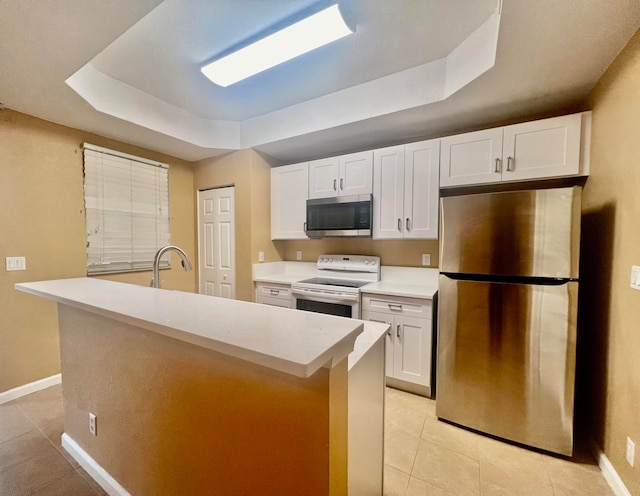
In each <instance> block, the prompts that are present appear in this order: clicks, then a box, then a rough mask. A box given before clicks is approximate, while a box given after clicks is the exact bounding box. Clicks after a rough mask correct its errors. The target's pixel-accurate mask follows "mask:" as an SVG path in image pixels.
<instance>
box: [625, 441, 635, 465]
mask: <svg viewBox="0 0 640 496" xmlns="http://www.w3.org/2000/svg"><path fill="white" fill-rule="evenodd" d="M635 457H636V443H634V442H633V441H632V440H631V438H630V437H627V461H628V462H629V465H631V466H632V467H633V463H634V459H635Z"/></svg>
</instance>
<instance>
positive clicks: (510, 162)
mask: <svg viewBox="0 0 640 496" xmlns="http://www.w3.org/2000/svg"><path fill="white" fill-rule="evenodd" d="M514 162H515V161H514V160H513V157H507V172H513V169H514V167H513V163H514Z"/></svg>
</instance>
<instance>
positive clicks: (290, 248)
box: [274, 238, 439, 267]
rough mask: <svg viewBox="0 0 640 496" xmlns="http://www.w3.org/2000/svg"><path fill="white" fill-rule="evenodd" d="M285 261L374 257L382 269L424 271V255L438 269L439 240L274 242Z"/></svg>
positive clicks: (365, 239)
mask: <svg viewBox="0 0 640 496" xmlns="http://www.w3.org/2000/svg"><path fill="white" fill-rule="evenodd" d="M274 245H275V246H276V248H277V250H278V253H279V255H280V257H281V259H282V260H296V252H297V251H301V252H302V261H303V262H315V261H316V260H318V255H322V254H328V253H338V254H345V255H374V256H378V257H380V262H381V264H382V265H394V266H407V267H422V254H423V253H428V254H430V255H431V265H429V267H438V257H439V253H438V240H391V239H389V240H376V239H371V238H351V239H350V238H327V239H314V240H311V239H309V240H299V241H274Z"/></svg>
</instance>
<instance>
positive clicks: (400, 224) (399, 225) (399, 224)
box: [398, 219, 402, 231]
mask: <svg viewBox="0 0 640 496" xmlns="http://www.w3.org/2000/svg"><path fill="white" fill-rule="evenodd" d="M398 231H402V219H398Z"/></svg>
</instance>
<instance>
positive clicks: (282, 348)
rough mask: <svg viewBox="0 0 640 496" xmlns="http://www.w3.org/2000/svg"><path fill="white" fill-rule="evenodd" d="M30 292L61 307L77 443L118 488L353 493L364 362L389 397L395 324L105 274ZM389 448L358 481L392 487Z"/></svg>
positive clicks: (66, 441) (33, 286) (72, 438)
mask: <svg viewBox="0 0 640 496" xmlns="http://www.w3.org/2000/svg"><path fill="white" fill-rule="evenodd" d="M16 288H17V289H19V290H21V291H25V292H27V293H31V294H34V295H37V296H41V297H45V298H48V299H51V300H54V301H56V302H57V303H58V320H59V331H60V354H61V372H62V384H63V397H64V405H65V416H64V422H65V433H64V435H63V446H65V448H66V449H67V450H68V451H69V452H70V453H71V454H72V455H73V456H74V457H75V458H76V459H77V460H78V462H79V463H81V465H82V466H83V467H85V468H86V469H87V470H88V471H89V473H91V475H92V476H93V477H94V478H96V480H98V481H99V482H100V483H101V484H102V485H103V487H105V488H106V489H107V491H108V492H109V493H110V494H123V495H124V494H132V495H148V494H154V495H165V494H166V495H169V494H189V495H198V494H203V495H204V494H207V495H209V494H222V495H226V494H230V495H231V494H234V495H235V494H247V495H249V494H280V495H287V494H291V495H293V494H296V495H298V494H306V495H343V494H347V491H348V490H349V494H352V491H351V486H350V484H351V480H350V479H352V474H351V468H350V467H348V462H347V460H348V459H349V460H350V462H351V453H350V452H348V449H349V447H348V442H347V439H349V442H352V441H353V440H352V437H351V436H350V435H349V432H348V431H349V426H350V425H357V422H354V421H353V420H354V419H353V418H351V419H350V418H349V416H350V415H351V416H353V415H354V414H355V413H351V412H350V409H349V398H350V397H351V396H352V391H350V387H349V380H350V370H353V371H354V377H356V375H355V374H356V373H361V371H360V372H358V365H359V364H367V365H366V369H367V370H373V371H374V373H373V374H370V373H368V374H366V375H367V377H368V376H369V375H371V377H372V378H371V379H369V380H368V382H366V383H365V386H366V387H368V388H370V389H369V390H370V391H372V393H367V392H366V391H364V392H363V390H361V391H360V392H359V393H358V394H357V395H354V397H357V398H358V402H359V403H361V404H366V402H367V399H368V398H371V397H372V396H371V395H372V394H373V396H376V397H377V398H375V399H374V400H373V402H372V403H371V404H372V405H374V404H377V403H380V404H381V401H379V400H378V398H382V397H383V394H384V371H383V367H384V358H383V354H384V345H383V343H384V341H383V339H382V338H383V337H384V334H385V332H386V327H385V326H384V325H375V324H369V323H367V324H366V329H365V323H363V322H362V321H359V320H350V319H343V318H338V317H332V316H327V315H320V314H314V313H307V312H299V311H295V310H288V309H281V308H276V307H269V306H265V305H257V304H253V303H248V302H241V301H235V300H226V299H221V298H214V297H211V296H205V295H197V294H191V293H184V292H179V291H168V290H162V289H154V288H146V287H142V286H134V285H129V284H122V283H116V282H111V281H105V280H99V279H91V278H78V279H66V280H58V281H43V282H35V283H22V284H17V285H16ZM363 331H365V332H363ZM359 336H362V337H363V338H364V339H363V338H361V339H360V345H358V343H357V342H356V339H357V338H358V337H359ZM354 347H355V348H356V351H358V353H356V354H353V356H352V358H351V360H349V359H348V357H349V356H350V354H352V351H353V350H354ZM376 369H379V374H378V373H376V372H375V371H376ZM355 382H356V381H354V383H355ZM376 383H377V384H378V386H377V387H376V386H375V384H376ZM372 385H373V387H372ZM354 406H356V405H354ZM352 410H353V412H357V411H358V409H357V408H353V409H352ZM90 413H91V414H94V415H95V416H96V431H95V435H94V434H92V433H91V432H90V429H89V414H90ZM374 417H376V418H378V417H377V416H375V415H374ZM377 424H379V425H378V426H377V428H379V431H380V432H379V437H380V439H382V429H383V426H382V415H381V414H380V415H379V422H377ZM366 425H374V426H375V424H372V423H371V421H370V420H368V421H367V422H366ZM381 452H382V446H380V457H379V458H380V467H379V470H375V469H373V470H372V469H371V466H370V465H369V466H367V467H364V468H362V467H361V468H362V470H361V471H360V474H358V476H357V477H353V479H354V480H355V479H360V480H361V481H363V482H362V483H363V484H364V485H366V484H367V481H366V479H367V478H368V477H369V478H370V477H377V475H376V474H377V473H379V479H380V480H379V481H370V482H371V484H372V485H373V487H378V486H380V487H381V479H382V475H381V471H382V466H381V460H382V459H381ZM374 458H377V457H375V456H374ZM356 461H357V460H356ZM364 464H365V465H367V464H366V463H364ZM355 465H356V466H357V464H355ZM348 488H349V489H348Z"/></svg>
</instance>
